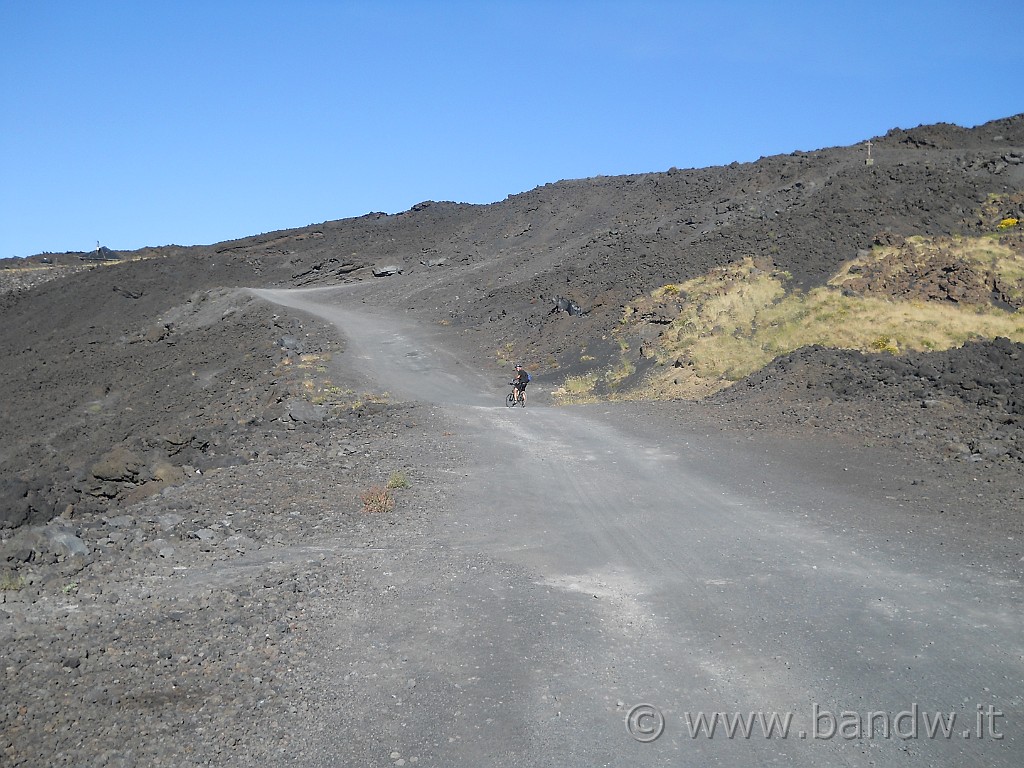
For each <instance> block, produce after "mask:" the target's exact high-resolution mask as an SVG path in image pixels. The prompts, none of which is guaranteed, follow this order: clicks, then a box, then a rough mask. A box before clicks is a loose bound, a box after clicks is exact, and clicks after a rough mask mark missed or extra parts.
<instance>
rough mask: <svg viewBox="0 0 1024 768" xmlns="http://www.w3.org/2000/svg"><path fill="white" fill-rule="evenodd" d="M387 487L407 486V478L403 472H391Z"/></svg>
mask: <svg viewBox="0 0 1024 768" xmlns="http://www.w3.org/2000/svg"><path fill="white" fill-rule="evenodd" d="M387 487H388V488H408V487H409V480H408V478H407V477H406V476H405V472H398V471H396V472H392V473H391V477H390V478H388V485H387Z"/></svg>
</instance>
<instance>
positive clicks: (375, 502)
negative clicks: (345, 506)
mask: <svg viewBox="0 0 1024 768" xmlns="http://www.w3.org/2000/svg"><path fill="white" fill-rule="evenodd" d="M359 498H360V500H361V501H362V502H363V512H366V513H367V514H371V513H376V512H390V511H391V510H393V509H394V508H395V497H394V495H393V494H392V493H391V489H390V488H387V487H386V486H383V485H373V486H370V487H369V488H367V489H366V490H365V491H363V492H362V493H361V494H359Z"/></svg>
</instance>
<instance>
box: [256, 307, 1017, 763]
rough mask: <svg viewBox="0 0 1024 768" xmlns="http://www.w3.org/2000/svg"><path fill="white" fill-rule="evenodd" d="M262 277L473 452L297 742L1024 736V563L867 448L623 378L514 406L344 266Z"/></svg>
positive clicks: (390, 757)
mask: <svg viewBox="0 0 1024 768" xmlns="http://www.w3.org/2000/svg"><path fill="white" fill-rule="evenodd" d="M258 295H261V296H262V297H264V298H266V299H269V300H272V301H275V302H278V303H280V304H284V305H287V306H289V307H292V308H294V309H297V310H301V311H303V312H308V313H312V314H315V315H317V316H320V317H322V318H325V319H327V320H330V321H331V322H333V323H336V324H337V326H338V328H339V329H340V331H341V332H342V333H343V334H344V335H345V336H346V337H347V338H348V339H349V342H350V348H349V351H348V352H347V353H346V359H347V360H351V361H352V362H351V365H358V366H359V367H360V368H361V369H365V370H366V371H367V372H368V373H369V375H372V376H373V377H375V378H376V379H377V380H378V381H379V383H380V386H382V387H383V388H385V389H387V390H388V391H390V392H391V393H392V394H393V396H395V397H399V398H409V399H416V400H423V401H428V402H432V403H436V404H437V409H438V410H439V411H440V412H441V413H442V415H443V417H444V418H445V419H446V420H447V423H449V424H450V425H451V426H450V427H449V429H450V431H451V434H452V437H453V439H455V440H457V441H458V442H459V446H460V450H461V451H462V454H463V455H464V456H466V457H467V459H466V463H465V464H464V465H463V466H461V467H458V468H454V469H452V468H448V469H447V470H445V469H441V468H439V469H438V471H448V472H449V473H450V475H451V477H450V484H449V486H450V493H449V495H448V496H447V497H446V498H445V500H444V503H442V504H440V505H439V507H438V509H436V511H435V512H436V514H435V515H434V516H433V517H432V518H431V519H430V520H429V521H428V522H426V523H425V524H424V526H425V527H424V529H423V530H420V531H417V532H415V534H410V536H409V538H408V542H407V545H406V546H402V547H396V548H395V549H392V550H386V551H379V552H376V553H371V554H369V555H368V558H367V563H366V566H365V570H366V573H367V574H368V578H369V579H371V580H372V581H373V582H374V584H375V585H376V588H377V590H376V594H377V595H378V596H379V597H380V599H375V600H373V601H371V602H369V603H367V604H352V603H349V604H346V605H343V606H338V614H337V616H336V619H335V621H334V623H333V626H331V627H329V628H325V630H324V634H323V638H322V653H323V656H322V660H323V680H322V681H321V685H319V686H317V690H316V691H314V692H311V694H310V695H311V696H315V697H318V698H319V701H318V702H317V703H316V706H314V707H313V709H312V712H313V714H312V715H311V716H310V717H309V719H308V721H307V722H306V723H305V725H304V728H305V730H306V732H305V733H304V734H302V736H301V738H298V739H296V741H301V742H302V743H304V744H305V745H306V747H305V749H304V752H303V754H301V755H290V756H289V760H288V762H287V764H303V765H322V766H341V765H357V764H358V765H438V766H456V765H465V766H481V765H490V766H497V765H508V766H559V767H562V768H564V767H565V766H577V765H578V766H595V765H665V766H679V765H691V766H692V765H723V766H726V765H728V766H734V765H755V764H758V765H759V764H767V763H772V762H776V761H777V762H779V763H781V764H786V765H807V766H812V765H813V766H819V765H901V766H902V765H906V764H908V763H909V764H912V765H940V766H946V765H948V766H961V765H989V766H1018V765H1020V764H1021V763H1022V762H1024V730H1022V727H1021V718H1022V715H1024V707H1022V697H1024V611H1022V606H1024V600H1022V597H1024V590H1022V588H1021V584H1020V582H1019V581H1017V580H1015V579H1013V578H1010V577H1009V576H1007V574H1006V573H1005V572H1004V571H1003V570H1001V569H1000V568H999V567H998V566H997V565H995V564H992V563H989V562H986V561H984V560H983V559H979V558H977V557H973V556H971V555H970V554H969V553H968V552H967V550H966V549H965V548H964V547H961V546H960V543H959V542H957V541H947V540H943V535H942V532H941V531H938V530H937V529H936V530H935V531H923V532H919V535H913V536H908V535H904V532H903V531H902V530H900V529H899V525H898V524H896V523H895V522H894V521H895V520H898V519H899V517H898V514H897V510H895V509H892V508H889V506H890V505H891V506H895V504H896V502H895V501H892V502H887V501H886V500H885V499H884V497H881V496H880V494H878V493H877V492H873V490H872V489H865V491H864V492H863V493H861V492H858V491H857V489H856V487H855V483H851V482H850V479H849V477H842V476H841V473H842V470H843V469H844V468H842V467H837V468H836V472H837V475H836V476H833V475H831V474H828V473H821V472H815V471H811V468H812V467H813V465H814V462H813V456H812V455H811V454H810V452H809V453H808V454H807V460H806V461H805V462H802V463H794V461H792V460H791V457H790V456H789V455H787V456H786V457H783V458H782V460H780V455H778V454H774V453H771V452H770V450H769V451H768V452H766V450H767V449H766V447H765V446H764V445H762V444H760V443H757V442H753V441H752V442H750V443H749V444H740V443H738V442H736V441H735V440H733V439H730V438H727V437H725V436H723V435H720V434H716V433H708V432H706V431H705V430H697V429H696V428H695V429H694V430H693V431H690V432H680V430H679V429H678V427H675V426H672V425H670V424H668V423H666V422H664V421H659V420H658V419H657V418H651V417H650V416H649V415H644V413H643V412H640V411H637V410H635V409H629V408H628V407H626V406H622V407H620V406H619V405H616V404H609V405H604V406H587V407H580V408H558V409H556V408H550V407H546V406H543V405H531V406H529V407H528V408H526V409H518V408H517V409H507V408H505V407H503V406H501V405H500V398H501V397H502V396H503V394H504V393H503V392H502V390H501V388H500V386H499V385H500V384H503V382H500V381H499V382H494V381H493V378H492V380H491V381H487V379H486V378H485V377H483V376H481V375H480V374H478V373H475V372H474V371H473V370H472V369H471V368H470V367H469V366H467V365H462V364H460V363H459V358H458V356H457V355H455V354H453V353H452V352H450V351H447V350H446V349H445V346H444V339H443V338H440V337H438V336H437V334H436V332H434V331H428V330H427V329H425V328H423V327H421V326H417V325H414V324H411V323H405V322H403V321H402V320H401V319H396V318H394V317H388V316H386V315H384V314H383V313H381V314H377V313H368V312H366V311H365V309H363V308H354V307H357V305H356V303H355V302H353V301H350V300H349V296H350V294H347V293H346V292H345V291H344V290H341V291H331V290H319V291H305V292H278V291H261V292H258ZM536 400H537V401H538V402H543V398H542V397H541V398H536ZM808 450H809V451H810V450H811V449H810V448H808ZM799 455H800V452H799V450H796V451H794V452H793V453H792V456H797V457H799ZM737 715H739V719H737ZM769 729H770V730H769ZM712 730H713V735H712ZM730 733H731V735H730ZM282 764H284V763H282Z"/></svg>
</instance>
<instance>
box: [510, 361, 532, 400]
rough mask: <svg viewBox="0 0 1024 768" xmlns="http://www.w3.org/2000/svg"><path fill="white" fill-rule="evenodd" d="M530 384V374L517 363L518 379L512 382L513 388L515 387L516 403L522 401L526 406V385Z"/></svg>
mask: <svg viewBox="0 0 1024 768" xmlns="http://www.w3.org/2000/svg"><path fill="white" fill-rule="evenodd" d="M529 383H530V374H529V373H527V371H526V369H525V368H523V366H521V365H519V364H518V363H516V377H515V378H514V379H513V380H512V386H513V387H515V389H513V390H512V393H513V394H514V395H515V400H516V402H519V401H520V400H521V401H522V403H523V405H526V385H527V384H529Z"/></svg>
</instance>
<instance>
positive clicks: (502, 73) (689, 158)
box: [0, 0, 1024, 257]
mask: <svg viewBox="0 0 1024 768" xmlns="http://www.w3.org/2000/svg"><path fill="white" fill-rule="evenodd" d="M1017 10H1018V9H1017V8H1016V6H1015V5H1014V4H1013V3H1009V4H1008V3H1006V2H1002V1H1001V0H1000V1H998V2H997V1H995V0H971V1H970V2H968V1H967V0H959V1H953V0H927V1H924V0H886V1H885V2H877V1H876V0H862V2H854V3H842V4H841V3H839V2H832V0H813V1H812V0H806V1H804V2H789V1H788V0H774V1H770V0H765V1H764V2H755V1H754V0H707V1H705V0H693V1H691V0H678V1H677V2H643V1H642V0H630V1H629V2H601V1H600V0H590V1H587V2H584V1H583V0H579V1H576V2H570V1H566V2H559V1H558V0H538V1H537V2H489V1H488V0H464V1H461V2H454V1H453V2H444V1H443V0H434V1H433V2H427V1H426V0H421V1H420V2H397V1H395V2H387V0H366V1H365V2H345V1H344V0H337V1H335V2H330V1H329V0H273V1H270V0H246V1H244V2H243V1H242V0H200V1H198V2H194V1H193V0H166V1H164V2H156V0H153V1H150V2H141V1H140V0H127V1H125V2H115V1H114V0H109V1H108V0H68V1H62V2H56V1H54V2H51V1H49V0H0V257H7V256H28V255H32V254H35V253H40V252H43V251H52V252H61V251H84V250H89V249H92V248H95V247H96V243H97V241H99V242H101V243H102V244H103V245H106V246H108V247H110V248H113V249H115V250H118V249H134V248H138V247H141V246H144V245H166V244H169V243H177V244H180V245H193V244H199V243H213V242H217V241H220V240H226V239H230V238H236V237H244V236H246V235H251V234H258V233H261V232H268V231H272V230H277V229H284V228H288V227H298V226H304V225H306V224H310V223H316V222H321V221H326V220H331V219H340V218H347V217H350V216H359V215H362V214H364V213H367V212H369V211H385V212H387V213H396V212H399V211H403V210H406V209H407V208H409V207H410V206H412V205H414V204H415V203H418V202H420V201H423V200H455V201H459V202H469V203H490V202H495V201H497V200H502V199H504V198H505V197H506V196H508V195H510V194H516V193H518V192H522V191H525V190H528V189H532V188H533V187H536V186H539V185H541V184H545V183H548V182H553V181H558V180H560V179H569V178H584V177H589V176H597V175H618V174H626V173H641V172H646V171H661V170H666V169H668V168H670V167H672V166H677V167H679V168H694V167H704V166H710V165H721V164H727V163H730V162H732V161H734V160H736V161H740V162H744V161H752V160H756V159H757V158H759V157H761V156H765V155H774V154H779V153H788V152H792V151H794V150H813V149H819V148H822V147H830V146H838V145H847V144H854V143H857V142H859V141H862V140H864V139H867V138H871V137H874V136H879V135H881V134H884V133H885V132H886V131H887V130H889V129H890V128H894V127H900V128H911V127H914V126H917V125H921V124H925V123H934V122H949V123H956V124H959V125H963V126H974V125H978V124H980V123H984V122H987V121H989V120H993V119H997V118H1001V117H1008V116H1010V115H1013V114H1017V113H1020V112H1024V90H1022V88H1021V76H1022V74H1024V42H1022V37H1021V35H1020V31H1019V21H1020V19H1019V14H1018V13H1017Z"/></svg>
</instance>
